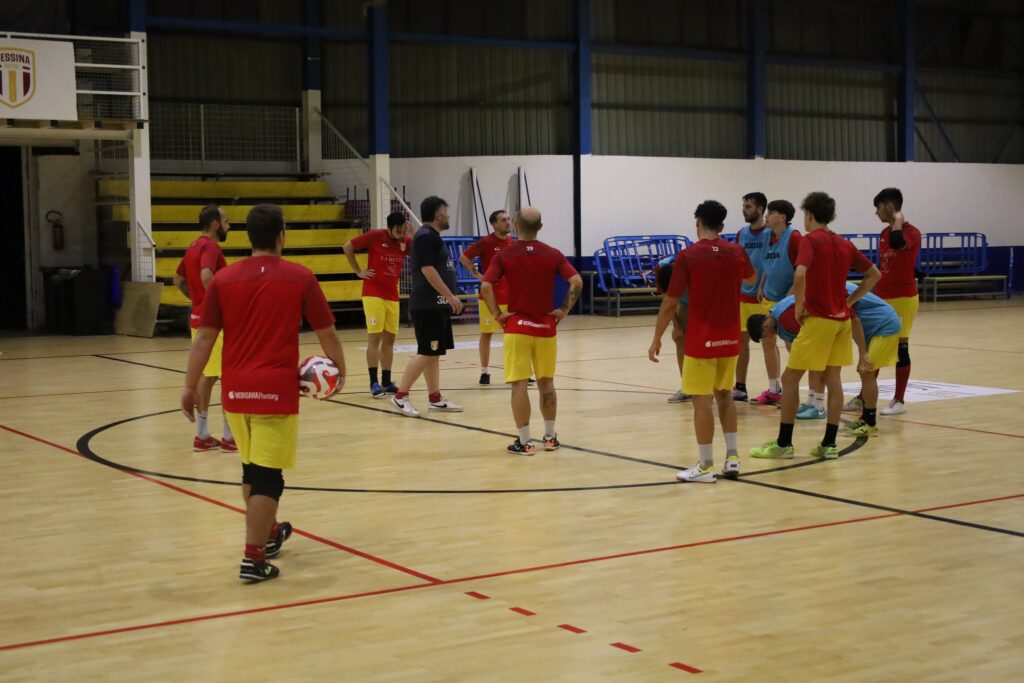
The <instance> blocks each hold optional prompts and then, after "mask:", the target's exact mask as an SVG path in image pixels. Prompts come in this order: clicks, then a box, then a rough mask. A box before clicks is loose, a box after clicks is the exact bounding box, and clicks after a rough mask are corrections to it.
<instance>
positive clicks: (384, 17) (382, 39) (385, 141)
mask: <svg viewBox="0 0 1024 683" xmlns="http://www.w3.org/2000/svg"><path fill="white" fill-rule="evenodd" d="M367 18H368V19H369V24H370V25H369V29H370V42H369V48H370V59H369V65H370V73H369V84H370V150H369V152H370V154H371V155H373V154H390V153H391V110H390V96H391V93H390V89H391V80H390V73H389V66H388V8H387V6H386V5H384V4H383V3H372V4H371V5H370V6H369V7H368V8H367ZM375 227H376V226H375Z"/></svg>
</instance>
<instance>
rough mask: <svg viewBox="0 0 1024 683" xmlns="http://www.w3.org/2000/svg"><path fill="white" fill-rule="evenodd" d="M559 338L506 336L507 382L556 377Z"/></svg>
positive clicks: (521, 335) (523, 335)
mask: <svg viewBox="0 0 1024 683" xmlns="http://www.w3.org/2000/svg"><path fill="white" fill-rule="evenodd" d="M557 339H558V337H533V336H530V335H528V334H506V335H505V342H504V343H505V382H506V383H510V382H521V381H522V380H524V379H530V375H532V374H534V373H536V376H537V377H554V376H555V363H556V361H557V360H558V341H557Z"/></svg>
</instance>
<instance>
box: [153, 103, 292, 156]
mask: <svg viewBox="0 0 1024 683" xmlns="http://www.w3.org/2000/svg"><path fill="white" fill-rule="evenodd" d="M150 119H151V125H150V136H151V137H150V150H151V155H152V157H153V158H154V159H166V160H176V161H199V162H203V161H210V162H217V161H242V162H248V161H252V162H287V163H290V164H294V165H295V170H296V171H298V170H300V169H301V163H302V129H301V120H300V112H299V108H298V107H277V106H256V105H233V104H192V103H176V102H151V103H150Z"/></svg>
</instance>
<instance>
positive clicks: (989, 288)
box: [918, 232, 1009, 301]
mask: <svg viewBox="0 0 1024 683" xmlns="http://www.w3.org/2000/svg"><path fill="white" fill-rule="evenodd" d="M918 269H919V270H920V271H921V272H922V273H923V274H924V277H923V278H922V290H923V292H922V294H923V297H922V298H924V299H925V300H926V301H927V300H928V298H929V295H930V297H931V300H932V301H937V300H938V299H940V298H948V297H960V296H1002V297H1003V298H1006V297H1007V296H1009V288H1008V286H1007V277H1006V276H1005V275H986V274H985V271H986V270H987V269H988V238H987V237H985V235H984V234H983V233H980V232H929V233H925V234H924V235H922V237H921V253H920V256H919V258H918ZM976 288H980V290H979V289H976ZM940 290H943V291H942V292H941V293H940Z"/></svg>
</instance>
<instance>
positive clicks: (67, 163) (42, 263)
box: [31, 155, 99, 268]
mask: <svg viewBox="0 0 1024 683" xmlns="http://www.w3.org/2000/svg"><path fill="white" fill-rule="evenodd" d="M34 162H35V163H34V164H33V166H34V172H33V174H32V175H33V178H32V182H33V187H34V189H35V201H34V202H33V204H32V209H33V211H32V223H31V229H32V230H34V231H35V236H36V238H37V239H38V245H39V252H38V258H39V262H38V264H37V265H38V266H39V267H41V268H45V267H51V266H81V265H92V266H95V265H97V264H98V262H99V261H98V254H97V251H98V250H97V239H96V185H95V180H94V179H93V178H92V177H91V176H90V174H89V172H90V171H91V170H92V160H91V159H90V158H89V157H88V156H84V155H83V156H70V155H60V156H38V157H35V158H34ZM51 210H55V211H60V212H61V213H62V214H64V249H62V250H60V251H56V250H54V248H53V239H52V231H51V227H50V224H49V223H48V222H47V221H46V214H47V212H49V211H51Z"/></svg>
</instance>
